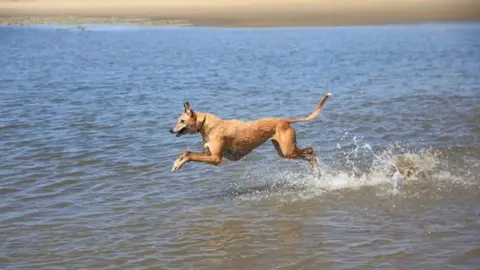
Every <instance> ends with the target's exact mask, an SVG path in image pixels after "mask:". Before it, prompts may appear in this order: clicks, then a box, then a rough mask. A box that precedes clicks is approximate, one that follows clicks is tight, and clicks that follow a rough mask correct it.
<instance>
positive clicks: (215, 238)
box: [0, 24, 480, 269]
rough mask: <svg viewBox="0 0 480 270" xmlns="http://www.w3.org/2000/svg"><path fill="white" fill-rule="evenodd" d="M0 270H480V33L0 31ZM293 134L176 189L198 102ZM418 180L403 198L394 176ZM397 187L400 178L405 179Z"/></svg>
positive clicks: (392, 29) (394, 29) (422, 28)
mask: <svg viewBox="0 0 480 270" xmlns="http://www.w3.org/2000/svg"><path fill="white" fill-rule="evenodd" d="M0 41H1V42H0V160H1V163H0V268H1V269H478V267H479V265H480V216H479V215H480V214H479V213H480V204H479V203H480V139H479V134H480V105H479V104H480V76H479V74H480V25H479V24H425V25H410V26H376V27H331V28H330V27H325V28H298V29H288V28H285V29H216V28H157V29H155V28H121V27H117V28H109V27H97V28H95V27H87V29H86V31H76V30H75V29H74V30H72V31H56V30H55V29H54V28H52V27H2V28H0ZM327 91H330V92H332V94H333V95H332V96H331V98H330V99H329V100H328V101H327V103H326V104H325V107H324V110H323V112H322V114H321V115H320V116H319V117H318V118H316V119H315V120H314V121H312V122H309V123H298V124H295V128H296V130H297V139H298V143H299V145H300V146H302V147H303V146H312V147H313V148H314V149H315V151H316V152H317V153H318V155H319V158H320V164H321V166H320V167H321V170H322V177H318V176H316V175H315V174H312V173H311V171H310V169H309V168H308V166H307V164H306V163H305V162H302V161H292V160H282V159H281V158H280V157H278V155H277V154H276V152H275V150H274V148H273V146H272V144H271V143H269V142H267V143H266V144H264V145H262V146H261V147H260V148H258V149H257V150H255V151H254V152H252V153H251V154H250V155H248V156H247V157H245V158H244V159H242V160H241V161H238V162H229V161H225V164H224V165H222V166H219V167H214V166H211V165H206V164H199V163H190V164H187V165H185V166H184V167H183V168H182V169H181V170H180V171H179V172H177V173H172V172H171V171H170V169H171V167H172V164H173V162H174V160H175V158H176V157H177V156H178V155H179V154H180V153H182V152H183V151H186V150H191V151H201V150H202V146H203V144H202V142H201V138H200V136H185V137H180V138H177V137H175V136H173V135H172V134H170V133H169V132H168V130H169V128H171V127H172V125H173V124H174V123H175V121H176V118H177V117H178V115H179V114H180V113H181V112H182V110H183V102H184V101H189V102H190V103H191V105H192V108H193V109H194V110H196V111H201V112H210V113H215V114H217V115H218V116H220V117H222V118H240V119H244V120H253V119H256V118H260V117H266V116H275V117H289V118H292V117H300V116H306V115H308V114H309V113H310V112H311V111H312V110H313V108H314V107H315V105H316V104H317V102H318V101H319V100H320V98H321V97H322V95H323V94H324V93H325V92H327ZM395 166H396V167H397V168H398V170H403V169H405V168H407V167H408V168H410V169H411V170H412V174H411V175H410V176H409V177H407V178H406V179H404V180H403V181H400V180H399V181H396V180H395V179H392V178H391V173H392V169H391V168H395ZM397 180H398V179H397Z"/></svg>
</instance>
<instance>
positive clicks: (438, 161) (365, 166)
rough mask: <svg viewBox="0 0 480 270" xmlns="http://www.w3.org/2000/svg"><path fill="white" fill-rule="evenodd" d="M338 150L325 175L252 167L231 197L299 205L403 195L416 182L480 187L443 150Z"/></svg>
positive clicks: (360, 146)
mask: <svg viewBox="0 0 480 270" xmlns="http://www.w3.org/2000/svg"><path fill="white" fill-rule="evenodd" d="M341 141H343V142H345V140H341ZM336 148H337V149H336V150H337V151H336V153H335V155H334V156H335V157H336V158H334V159H333V161H332V162H331V163H330V162H328V163H330V164H327V162H323V161H322V162H320V170H321V176H320V175H316V174H315V173H312V171H311V170H310V168H309V167H308V166H307V165H305V164H304V163H300V162H298V163H291V164H293V165H294V166H293V165H292V166H288V165H287V166H283V163H281V164H280V165H278V166H273V165H271V164H260V165H259V166H255V167H254V168H253V167H248V168H247V170H246V171H245V173H244V175H243V177H241V179H239V181H238V182H237V183H236V187H235V188H234V191H232V192H230V193H231V195H234V196H235V197H236V198H237V199H240V200H264V199H269V198H275V199H280V200H288V201H295V200H305V199H310V198H313V197H317V196H321V195H322V194H329V193H330V194H331V193H332V192H341V191H347V190H355V189H361V188H365V187H375V188H376V189H378V191H379V192H378V193H377V194H383V195H400V194H401V189H402V187H404V186H409V185H410V186H411V185H415V183H427V182H428V183H429V184H433V185H435V184H443V185H445V183H446V184H451V185H452V184H460V185H462V186H467V185H472V184H474V185H478V184H476V183H477V182H476V180H475V177H469V176H468V175H469V174H468V172H467V173H465V174H463V175H459V174H458V173H455V172H454V170H450V169H451V168H450V167H449V162H448V159H447V158H446V157H445V156H444V153H443V152H442V151H440V150H434V149H432V148H428V149H410V148H409V147H408V146H407V145H402V144H394V145H391V146H389V147H386V148H381V149H377V150H374V147H372V146H371V145H370V144H368V143H364V142H361V140H360V139H358V138H356V137H353V138H351V139H350V140H349V141H347V142H346V143H344V144H343V145H342V143H339V144H338V145H337V147H336ZM465 162H466V161H465ZM477 163H478V161H477ZM257 165H258V164H257ZM299 165H300V169H298V166H299ZM302 165H303V166H302ZM245 186H247V187H245ZM432 188H433V187H432ZM379 196H380V195H379Z"/></svg>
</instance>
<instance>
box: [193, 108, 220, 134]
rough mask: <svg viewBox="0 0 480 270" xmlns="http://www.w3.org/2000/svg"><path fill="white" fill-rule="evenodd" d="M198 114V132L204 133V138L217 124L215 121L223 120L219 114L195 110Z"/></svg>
mask: <svg viewBox="0 0 480 270" xmlns="http://www.w3.org/2000/svg"><path fill="white" fill-rule="evenodd" d="M195 113H196V114H197V119H198V120H197V121H198V122H197V123H198V127H199V128H198V133H200V134H201V135H202V137H203V138H204V139H206V138H207V137H208V133H210V131H211V130H212V128H213V127H214V126H215V122H216V121H218V120H221V119H220V118H218V116H216V115H213V114H210V113H202V112H195Z"/></svg>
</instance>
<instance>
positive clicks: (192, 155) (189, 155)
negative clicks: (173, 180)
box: [172, 151, 222, 172]
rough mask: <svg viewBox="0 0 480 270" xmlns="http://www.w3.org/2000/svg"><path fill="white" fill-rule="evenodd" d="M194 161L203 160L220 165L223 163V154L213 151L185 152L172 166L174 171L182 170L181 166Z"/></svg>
mask: <svg viewBox="0 0 480 270" xmlns="http://www.w3.org/2000/svg"><path fill="white" fill-rule="evenodd" d="M190 161H194V162H203V163H207V164H210V165H215V166H218V165H220V164H221V163H222V156H221V155H218V154H216V155H213V154H212V153H197V152H188V151H187V152H184V153H183V154H182V155H181V156H180V157H178V158H177V160H175V162H174V163H173V167H172V172H176V171H178V170H180V168H182V167H183V165H185V163H187V162H190Z"/></svg>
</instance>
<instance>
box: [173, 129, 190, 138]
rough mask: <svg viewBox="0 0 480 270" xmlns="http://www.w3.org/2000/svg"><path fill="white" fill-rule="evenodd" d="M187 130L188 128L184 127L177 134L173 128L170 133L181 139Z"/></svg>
mask: <svg viewBox="0 0 480 270" xmlns="http://www.w3.org/2000/svg"><path fill="white" fill-rule="evenodd" d="M186 130H187V127H183V128H181V129H179V130H178V131H177V132H175V131H173V129H172V128H171V129H170V130H169V132H170V133H172V134H176V136H177V137H180V136H182V135H183V134H185V131H186Z"/></svg>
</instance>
